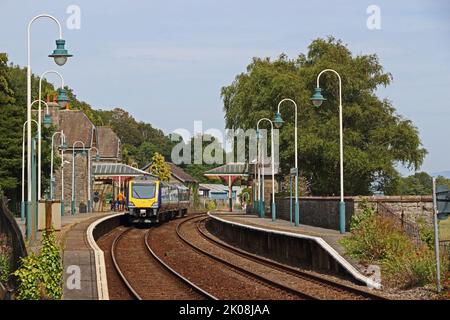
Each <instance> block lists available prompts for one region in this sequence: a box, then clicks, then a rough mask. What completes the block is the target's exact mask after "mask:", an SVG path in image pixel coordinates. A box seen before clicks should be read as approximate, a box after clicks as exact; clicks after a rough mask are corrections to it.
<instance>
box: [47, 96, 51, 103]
mask: <svg viewBox="0 0 450 320" xmlns="http://www.w3.org/2000/svg"><path fill="white" fill-rule="evenodd" d="M49 102H50V95H49V94H47V103H49Z"/></svg>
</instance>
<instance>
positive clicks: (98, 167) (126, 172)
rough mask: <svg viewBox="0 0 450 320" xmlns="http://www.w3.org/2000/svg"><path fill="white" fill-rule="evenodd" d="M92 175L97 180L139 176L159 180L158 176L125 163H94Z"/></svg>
mask: <svg viewBox="0 0 450 320" xmlns="http://www.w3.org/2000/svg"><path fill="white" fill-rule="evenodd" d="M92 174H93V175H94V177H95V178H99V179H101V178H118V177H122V178H134V177H139V176H150V177H154V178H155V179H157V177H156V176H154V175H152V174H150V173H148V172H145V171H143V170H140V169H138V168H134V167H132V166H129V165H127V164H123V163H101V162H99V163H94V164H93V165H92Z"/></svg>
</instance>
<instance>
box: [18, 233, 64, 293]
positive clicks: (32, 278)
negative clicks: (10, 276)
mask: <svg viewBox="0 0 450 320" xmlns="http://www.w3.org/2000/svg"><path fill="white" fill-rule="evenodd" d="M14 275H15V276H17V278H18V280H19V287H18V289H17V298H18V299H21V300H37V299H55V300H57V299H61V297H62V264H61V257H60V252H59V247H58V246H57V244H56V239H55V234H54V232H53V231H50V232H44V234H43V237H42V248H41V251H40V253H39V255H36V254H31V255H29V256H28V257H25V258H22V264H21V266H20V268H19V269H17V270H16V271H15V272H14Z"/></svg>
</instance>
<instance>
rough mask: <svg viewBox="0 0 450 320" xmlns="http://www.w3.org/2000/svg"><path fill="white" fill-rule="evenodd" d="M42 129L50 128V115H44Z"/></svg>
mask: <svg viewBox="0 0 450 320" xmlns="http://www.w3.org/2000/svg"><path fill="white" fill-rule="evenodd" d="M43 122H44V127H45V128H50V126H51V125H52V117H51V116H50V114H48V113H46V114H45V115H44V121H43Z"/></svg>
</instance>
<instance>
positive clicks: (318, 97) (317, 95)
mask: <svg viewBox="0 0 450 320" xmlns="http://www.w3.org/2000/svg"><path fill="white" fill-rule="evenodd" d="M325 100H327V99H325V98H324V97H323V96H322V89H321V88H320V87H316V88H315V89H314V94H313V96H312V97H311V101H312V103H313V105H314V106H316V107H320V106H321V105H322V102H324V101H325Z"/></svg>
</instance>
